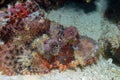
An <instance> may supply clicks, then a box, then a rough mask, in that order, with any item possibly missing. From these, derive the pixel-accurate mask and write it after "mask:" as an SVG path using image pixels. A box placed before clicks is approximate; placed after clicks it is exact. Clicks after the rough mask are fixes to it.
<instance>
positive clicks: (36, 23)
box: [0, 2, 98, 76]
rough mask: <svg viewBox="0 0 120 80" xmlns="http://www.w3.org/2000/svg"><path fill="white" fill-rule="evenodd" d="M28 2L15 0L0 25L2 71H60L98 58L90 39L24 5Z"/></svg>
mask: <svg viewBox="0 0 120 80" xmlns="http://www.w3.org/2000/svg"><path fill="white" fill-rule="evenodd" d="M31 5H33V4H32V3H31V2H26V3H24V4H21V3H17V4H16V5H15V6H14V7H12V8H9V9H8V13H7V14H6V15H8V16H7V18H8V19H9V20H8V22H7V23H6V24H5V25H3V26H1V29H0V37H1V40H2V41H3V42H4V44H0V61H1V63H0V70H1V71H2V73H3V74H6V75H10V76H11V75H17V74H23V75H25V74H45V73H48V72H50V71H51V70H52V69H55V68H59V69H60V70H61V71H63V70H66V69H67V68H75V67H77V66H78V65H80V66H87V65H89V64H92V63H94V62H95V61H96V60H97V59H98V55H97V50H98V45H97V43H96V42H95V41H94V40H93V39H91V38H89V37H86V36H82V35H80V34H79V32H78V31H77V28H76V27H74V26H70V27H64V26H62V25H60V24H58V23H56V22H53V21H50V20H48V19H46V18H44V17H43V15H41V14H40V12H39V11H37V10H36V8H35V7H34V6H32V9H31V8H30V7H26V6H31ZM33 7H34V8H35V9H34V8H33ZM30 10H32V11H30ZM2 14H3V13H2ZM6 15H5V16H3V19H6Z"/></svg>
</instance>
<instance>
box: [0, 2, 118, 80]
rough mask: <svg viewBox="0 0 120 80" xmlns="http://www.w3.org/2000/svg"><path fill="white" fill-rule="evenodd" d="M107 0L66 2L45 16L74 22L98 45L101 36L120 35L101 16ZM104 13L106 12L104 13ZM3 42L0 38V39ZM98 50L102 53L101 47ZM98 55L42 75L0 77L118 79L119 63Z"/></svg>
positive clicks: (66, 23)
mask: <svg viewBox="0 0 120 80" xmlns="http://www.w3.org/2000/svg"><path fill="white" fill-rule="evenodd" d="M108 3H109V1H107V0H96V1H94V4H91V5H87V4H89V3H87V4H82V3H81V4H79V3H76V2H72V1H71V2H67V3H66V4H65V5H64V6H63V7H61V8H59V9H55V10H54V9H53V10H50V11H49V12H45V17H46V18H48V19H50V20H52V21H55V22H58V23H59V24H61V25H64V26H66V27H67V26H75V27H77V30H78V32H79V34H80V35H84V36H88V37H90V38H92V39H94V40H95V41H96V42H97V43H98V44H99V46H100V47H101V46H103V44H104V43H103V42H104V41H102V39H104V38H109V37H110V38H113V39H114V38H115V39H116V37H117V36H119V35H120V30H119V27H118V25H116V23H115V22H112V21H111V20H108V19H106V18H104V16H105V14H104V13H105V11H106V9H107V7H108ZM106 14H107V13H106ZM1 44H2V42H1ZM99 54H102V55H103V54H104V52H103V51H101V50H100V53H99ZM102 55H100V56H99V60H97V61H96V63H95V64H92V65H90V66H86V67H85V68H83V69H81V68H79V67H77V68H76V69H75V70H69V69H67V70H66V71H63V72H59V70H52V71H51V72H50V73H49V74H45V75H40V76H38V75H25V76H21V75H18V76H5V75H0V80H120V66H118V65H116V64H114V63H113V59H112V58H107V59H106V58H104V57H103V56H102Z"/></svg>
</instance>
